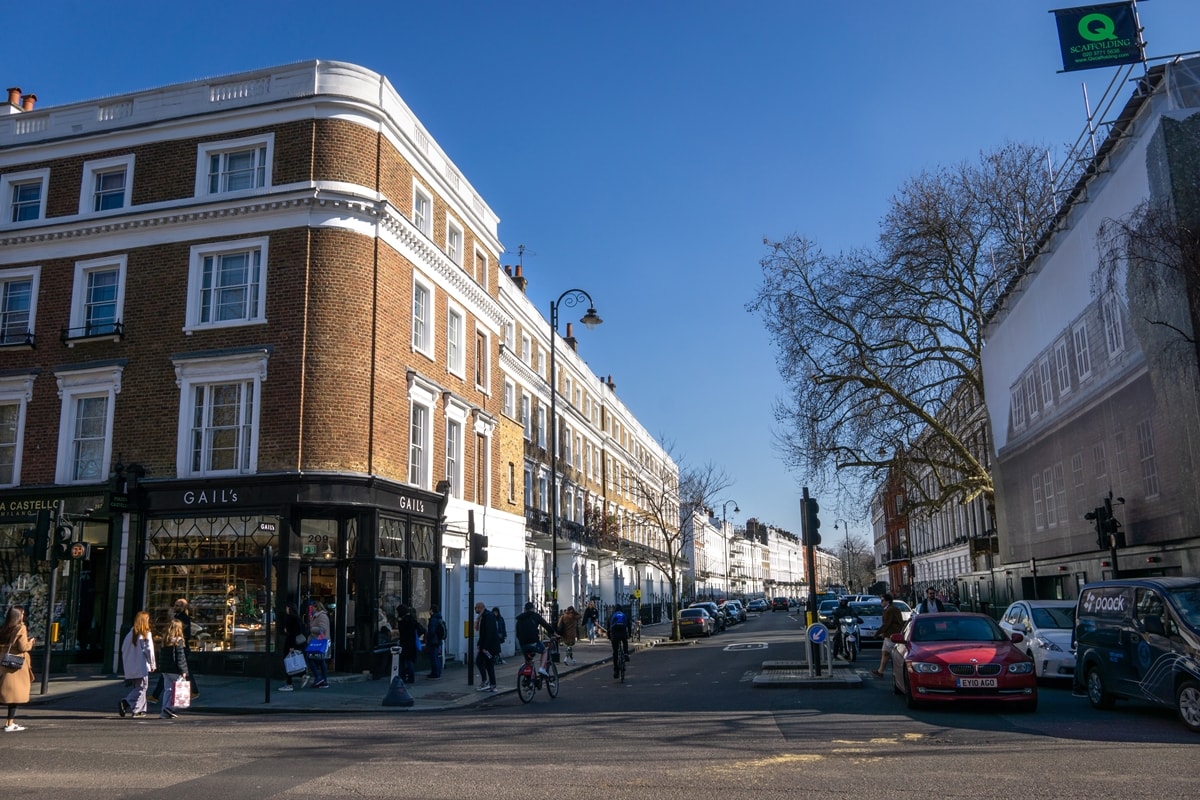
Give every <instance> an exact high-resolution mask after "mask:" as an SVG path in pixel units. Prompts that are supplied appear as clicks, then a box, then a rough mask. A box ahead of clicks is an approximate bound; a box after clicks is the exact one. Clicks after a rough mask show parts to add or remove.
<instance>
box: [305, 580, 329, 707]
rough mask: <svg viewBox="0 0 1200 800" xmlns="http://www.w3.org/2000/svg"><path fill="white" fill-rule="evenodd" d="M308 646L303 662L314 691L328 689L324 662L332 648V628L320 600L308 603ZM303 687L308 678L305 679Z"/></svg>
mask: <svg viewBox="0 0 1200 800" xmlns="http://www.w3.org/2000/svg"><path fill="white" fill-rule="evenodd" d="M305 616H306V617H307V618H308V644H307V645H306V646H305V648H304V660H305V661H307V662H308V669H309V672H311V673H312V679H313V688H314V689H328V688H329V673H328V672H327V671H326V667H325V661H326V659H328V658H329V653H330V651H331V650H332V647H333V626H332V625H330V623H329V612H328V611H326V610H325V605H324V604H323V603H322V602H321V601H320V600H309V601H308V612H307V613H306V614H305ZM304 680H305V685H307V684H308V677H307V676H306V677H305V679H304Z"/></svg>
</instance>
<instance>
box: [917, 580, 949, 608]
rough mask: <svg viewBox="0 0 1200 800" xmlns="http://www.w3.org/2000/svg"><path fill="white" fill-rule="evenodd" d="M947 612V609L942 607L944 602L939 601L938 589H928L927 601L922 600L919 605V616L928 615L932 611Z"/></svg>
mask: <svg viewBox="0 0 1200 800" xmlns="http://www.w3.org/2000/svg"><path fill="white" fill-rule="evenodd" d="M945 610H946V608H945V606H943V605H942V601H941V600H939V599H938V596H937V589H934V588H933V587H932V586H930V587H928V588H926V589H925V599H924V600H922V601H921V602H920V603H919V604H918V605H917V613H918V614H928V613H930V612H932V611H945Z"/></svg>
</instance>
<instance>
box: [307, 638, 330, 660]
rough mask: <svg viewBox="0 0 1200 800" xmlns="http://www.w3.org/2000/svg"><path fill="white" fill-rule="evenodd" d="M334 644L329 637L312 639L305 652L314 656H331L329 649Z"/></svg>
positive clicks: (321, 657) (323, 657)
mask: <svg viewBox="0 0 1200 800" xmlns="http://www.w3.org/2000/svg"><path fill="white" fill-rule="evenodd" d="M332 645H333V642H331V641H330V640H329V639H312V640H310V641H309V643H308V646H307V647H305V648H304V653H305V655H308V656H310V657H312V658H320V659H325V658H329V650H330V648H331V646H332Z"/></svg>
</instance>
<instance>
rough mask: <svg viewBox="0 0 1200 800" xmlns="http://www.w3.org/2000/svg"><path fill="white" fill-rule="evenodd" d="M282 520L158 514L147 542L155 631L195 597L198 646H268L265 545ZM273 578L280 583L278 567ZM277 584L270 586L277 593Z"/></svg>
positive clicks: (194, 624)
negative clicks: (179, 603) (161, 516)
mask: <svg viewBox="0 0 1200 800" xmlns="http://www.w3.org/2000/svg"><path fill="white" fill-rule="evenodd" d="M278 523H279V519H278V517H262V516H249V517H216V518H207V519H155V520H150V521H149V529H148V532H147V540H146V610H147V611H149V612H150V621H151V624H152V625H153V626H154V629H155V632H156V633H161V631H162V630H163V629H165V627H166V624H167V622H169V621H170V620H171V619H172V617H173V616H174V604H175V601H176V600H179V599H184V600H187V602H188V607H189V608H188V610H189V613H190V615H191V622H192V630H191V638H190V639H189V645H190V646H191V648H192V649H193V650H201V651H203V650H242V651H260V652H261V651H264V650H265V649H266V641H265V637H264V627H265V626H264V622H265V614H266V609H265V608H264V607H263V606H264V604H265V603H266V598H267V592H266V587H265V586H264V585H263V566H262V553H263V548H264V547H267V546H268V545H270V546H272V547H273V548H275V552H278V541H277V537H278V535H277V533H276V531H277V530H278ZM272 575H273V576H274V577H275V580H276V581H278V570H276V571H273V572H272ZM277 590H278V584H276V585H275V586H272V587H271V592H272V594H274V593H275V592H276V591H277Z"/></svg>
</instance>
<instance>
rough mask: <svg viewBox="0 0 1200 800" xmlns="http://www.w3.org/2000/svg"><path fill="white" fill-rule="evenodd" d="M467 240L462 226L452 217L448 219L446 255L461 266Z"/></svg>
mask: <svg viewBox="0 0 1200 800" xmlns="http://www.w3.org/2000/svg"><path fill="white" fill-rule="evenodd" d="M465 242H466V237H465V236H464V235H463V228H462V226H461V225H459V224H458V223H457V222H455V221H454V220H452V219H448V220H446V256H447V258H449V259H450V260H451V261H453V262H454V263H455V264H457V265H458V266H460V267H461V266H462V265H463V248H464V247H466V244H465Z"/></svg>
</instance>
